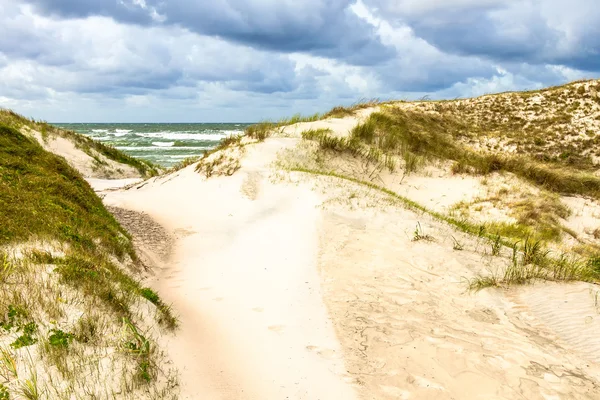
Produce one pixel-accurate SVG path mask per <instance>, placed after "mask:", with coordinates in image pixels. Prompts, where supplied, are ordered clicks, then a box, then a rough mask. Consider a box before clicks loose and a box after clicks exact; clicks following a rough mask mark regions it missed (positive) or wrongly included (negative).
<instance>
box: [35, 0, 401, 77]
mask: <svg viewBox="0 0 600 400" xmlns="http://www.w3.org/2000/svg"><path fill="white" fill-rule="evenodd" d="M28 1H29V2H30V3H32V4H34V5H36V6H37V7H38V9H39V10H40V11H41V12H43V13H52V14H54V15H59V16H61V17H65V18H69V17H87V16H92V15H100V16H110V17H111V18H114V19H115V20H117V21H122V22H128V23H138V24H166V25H177V26H181V27H184V28H186V29H189V30H190V31H193V32H196V33H199V34H202V35H209V36H218V37H221V38H224V39H227V40H230V41H234V42H237V43H242V44H244V45H248V46H252V47H255V48H260V49H266V50H270V51H277V52H286V53H290V52H305V53H310V54H313V55H318V56H324V57H329V58H335V59H339V60H343V61H345V62H348V63H351V64H355V65H374V64H377V63H379V62H381V61H383V60H386V59H389V58H391V57H393V56H394V52H393V50H392V49H391V48H389V47H386V46H384V45H383V44H381V42H380V41H379V39H378V37H377V35H376V33H375V31H374V29H373V27H371V26H370V25H369V24H367V23H365V21H363V20H361V19H360V18H359V17H358V16H356V15H355V14H354V13H353V12H352V11H351V10H350V9H349V6H350V5H351V4H352V3H353V2H352V1H349V0H330V1H326V0H304V1H289V0H287V1H282V0H216V1H211V2H204V1H197V0H170V1H167V2H165V1H163V0H145V1H142V0H95V1H94V0H86V1H81V0H59V1H56V0H28Z"/></svg>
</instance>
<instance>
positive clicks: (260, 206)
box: [104, 139, 600, 400]
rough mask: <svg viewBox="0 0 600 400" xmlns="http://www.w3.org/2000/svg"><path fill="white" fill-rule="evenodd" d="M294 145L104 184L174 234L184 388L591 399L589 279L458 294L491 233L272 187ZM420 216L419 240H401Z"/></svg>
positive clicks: (311, 179)
mask: <svg viewBox="0 0 600 400" xmlns="http://www.w3.org/2000/svg"><path fill="white" fill-rule="evenodd" d="M295 143H296V140H294V139H271V140H267V141H266V142H265V143H262V144H260V145H256V146H250V147H249V149H250V150H249V151H248V154H247V155H246V156H245V158H244V159H243V162H242V168H241V170H240V171H238V172H237V173H236V174H235V175H233V176H231V177H213V178H211V179H209V180H205V179H203V178H202V177H201V176H200V175H199V174H198V173H196V172H194V171H193V167H192V168H186V169H184V170H181V171H179V172H177V173H176V174H173V175H170V176H168V177H163V178H160V179H152V180H149V181H146V182H143V183H141V184H139V185H138V186H136V187H133V188H131V189H129V190H126V191H108V192H105V194H106V197H105V198H104V200H105V202H106V203H107V204H108V205H111V206H117V207H121V208H124V209H130V210H136V211H138V212H146V213H147V214H148V215H149V216H151V217H152V218H153V219H155V220H157V221H158V222H159V223H160V224H161V225H163V226H164V227H166V228H167V230H169V231H170V232H173V234H174V236H175V248H174V251H173V253H172V255H171V258H170V261H169V262H168V263H166V264H165V265H164V267H163V268H161V269H158V270H157V274H156V277H155V281H154V287H155V288H157V290H158V291H159V292H160V293H161V295H162V296H163V298H164V299H165V300H166V301H167V302H171V303H173V305H174V308H175V309H176V310H177V311H178V312H179V313H180V314H181V322H182V328H181V330H180V331H179V332H178V334H177V335H176V336H175V337H170V338H165V341H166V343H165V348H166V350H167V351H168V352H169V355H170V356H171V357H172V359H173V360H174V361H175V364H176V365H177V366H178V367H179V368H180V370H181V373H182V374H181V381H182V397H181V398H187V399H198V398H201V399H227V400H229V399H260V400H270V399H307V400H308V399H310V400H312V399H327V400H329V399H331V400H337V399H343V400H346V399H349V400H351V399H354V398H361V399H364V400H371V399H373V400H386V399H390V400H392V399H394V400H396V399H465V400H470V399H486V400H487V399H528V400H529V399H540V400H542V399H543V400H547V399H597V398H598V393H600V385H599V382H600V365H599V364H598V361H599V360H600V342H598V339H597V338H598V335H597V333H598V329H600V325H599V324H600V318H598V315H599V314H598V310H597V309H596V307H595V306H594V296H595V293H591V292H590V286H587V285H583V284H576V285H558V284H539V285H535V286H529V287H517V288H513V289H510V290H506V291H504V290H498V289H495V290H492V289H489V290H484V291H482V292H479V293H477V294H473V293H469V292H467V290H466V288H467V280H468V279H471V278H473V277H474V276H475V275H476V274H477V273H480V272H483V273H484V274H486V273H488V270H495V269H497V268H500V267H501V266H502V265H503V264H502V263H503V262H506V260H504V259H501V258H498V257H491V256H485V255H484V254H483V253H485V247H486V246H489V243H487V242H481V241H479V240H478V239H477V238H473V237H468V236H466V235H462V234H460V233H457V232H455V231H453V230H452V229H451V228H450V227H448V226H447V225H445V224H442V223H439V222H436V221H433V220H432V219H431V218H429V217H428V216H426V215H423V214H420V213H415V212H412V211H408V210H405V209H403V208H402V207H399V206H398V205H397V204H396V205H390V202H389V198H387V197H386V196H384V195H382V194H381V192H378V191H376V190H372V189H367V188H365V187H364V186H360V185H357V184H354V183H350V182H347V181H342V180H339V179H336V178H331V177H315V176H312V175H307V174H303V173H291V174H282V175H281V176H278V177H276V178H274V177H271V178H273V181H277V182H271V179H270V178H269V173H270V171H272V169H271V168H270V166H269V165H270V163H271V162H272V161H273V160H274V159H275V158H276V154H277V151H278V150H280V149H282V148H284V147H290V146H293V145H294V144H295ZM125 215H126V213H125ZM417 224H419V225H420V226H421V229H422V230H423V231H422V233H425V234H427V235H431V236H432V238H433V239H432V240H419V241H414V240H413V239H414V230H415V227H416V226H417ZM148 226H150V225H148ZM148 229H150V228H148ZM148 229H146V228H142V230H148ZM142 236H143V235H142ZM150 236H152V235H150ZM453 237H454V238H456V239H457V240H459V241H460V242H461V243H462V244H463V246H464V250H463V251H457V250H454V249H453V247H454V246H453V243H454V242H453V239H452V238H453ZM148 240H152V238H151V237H149V238H148ZM592 289H593V288H592ZM592 291H593V290H592ZM338 340H339V342H338Z"/></svg>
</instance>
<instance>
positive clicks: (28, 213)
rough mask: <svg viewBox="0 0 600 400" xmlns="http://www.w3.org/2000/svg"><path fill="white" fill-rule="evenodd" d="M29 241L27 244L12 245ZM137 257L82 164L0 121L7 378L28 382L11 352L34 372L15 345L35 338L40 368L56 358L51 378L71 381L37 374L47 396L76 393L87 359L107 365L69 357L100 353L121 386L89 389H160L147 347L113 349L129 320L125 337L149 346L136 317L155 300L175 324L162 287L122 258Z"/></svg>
mask: <svg viewBox="0 0 600 400" xmlns="http://www.w3.org/2000/svg"><path fill="white" fill-rule="evenodd" d="M23 244H25V245H26V246H25V247H29V249H28V250H21V251H18V252H17V253H13V252H11V251H10V249H11V248H13V249H15V246H17V247H18V246H22V245H23ZM136 259H137V257H136V255H135V252H134V250H133V247H132V244H131V241H130V237H129V235H128V234H127V232H126V231H125V230H124V229H123V228H121V227H120V225H119V224H118V222H117V221H116V220H115V219H114V218H113V217H112V215H111V214H110V213H109V212H108V211H107V210H106V209H105V208H104V206H103V205H102V202H101V200H100V199H99V198H98V197H97V196H96V195H95V193H94V191H93V190H92V189H91V187H90V186H89V185H88V183H87V182H86V181H85V180H84V179H83V178H82V177H81V176H80V175H79V173H78V172H77V171H75V170H74V169H73V168H71V167H70V166H69V165H68V164H67V163H66V162H65V160H64V159H62V158H61V157H58V156H55V155H54V154H51V153H49V152H47V151H45V150H43V149H42V147H41V146H40V145H39V144H38V143H37V142H35V141H34V140H33V139H30V138H28V137H26V136H25V135H23V134H21V133H20V132H18V131H16V130H14V129H12V128H10V127H7V126H4V125H0V264H2V265H1V266H2V269H1V270H0V283H1V284H2V286H3V287H2V291H1V292H0V326H2V327H3V328H4V329H3V330H0V332H2V333H1V334H0V343H2V344H3V346H2V351H3V353H4V354H5V356H4V358H2V357H0V376H4V379H5V382H4V383H3V385H6V387H7V388H9V389H10V390H12V391H13V392H14V393H18V392H19V391H20V390H21V389H22V388H23V384H24V382H25V381H24V380H23V379H21V377H20V376H17V374H16V373H15V374H12V373H10V370H11V369H12V368H10V365H11V364H12V362H9V361H10V360H13V361H14V364H18V365H19V368H20V371H21V374H23V373H25V374H31V375H34V374H35V373H36V372H35V371H36V369H35V368H34V367H32V366H31V365H29V366H27V365H26V364H27V363H26V360H25V358H23V353H22V350H19V349H21V348H25V349H28V348H30V347H32V346H33V347H34V348H37V349H36V350H34V353H35V352H36V351H37V354H39V355H40V357H41V361H39V362H37V365H38V366H42V367H44V366H45V367H44V368H43V369H45V368H47V367H49V366H50V365H54V366H56V368H57V369H58V370H59V373H58V374H57V375H56V376H54V377H53V379H55V380H58V381H56V382H59V383H60V382H63V383H64V384H65V385H67V386H69V388H67V389H64V390H63V386H64V385H63V384H62V383H61V385H58V384H57V383H56V382H54V381H53V383H52V384H50V383H48V381H46V382H45V384H42V383H40V384H39V386H40V387H39V388H38V389H39V390H46V391H47V392H48V395H49V396H50V393H54V397H53V396H50V397H51V398H60V397H62V396H66V395H67V394H76V393H79V392H78V390H77V388H76V387H77V385H78V384H83V383H85V382H86V379H88V380H89V383H90V385H93V384H94V383H95V382H94V380H93V373H92V372H89V371H87V369H89V370H91V371H94V370H95V371H97V372H98V374H100V373H102V374H106V373H107V372H104V371H102V370H101V369H99V368H97V366H94V365H88V364H86V362H82V361H81V360H79V362H75V361H73V362H72V363H69V362H68V361H67V360H69V357H73V358H74V359H77V358H78V357H83V355H85V354H94V355H96V356H97V359H96V360H95V362H96V363H98V362H99V360H101V359H102V358H103V357H108V358H109V359H110V360H111V361H112V362H114V368H115V371H116V372H117V373H118V374H119V375H121V376H119V377H118V379H117V380H119V379H121V381H120V382H118V383H116V384H115V385H116V386H115V387H116V389H114V388H110V385H109V389H107V391H106V392H102V390H100V389H98V391H96V390H95V389H90V390H92V391H95V392H96V393H98V395H100V396H101V397H102V394H104V395H106V396H109V395H110V393H111V391H112V390H117V391H118V390H123V388H124V387H126V388H127V390H129V391H131V392H132V393H133V392H134V391H135V390H138V389H139V390H142V391H144V390H145V391H148V390H149V388H152V389H153V390H154V388H153V386H152V383H151V382H152V379H153V378H155V377H156V376H157V372H156V370H155V365H154V364H153V363H154V361H153V360H154V358H152V355H151V354H150V351H144V350H142V349H141V348H136V349H134V350H135V351H134V352H130V351H125V350H126V349H125V348H123V354H122V355H123V357H122V358H121V357H116V356H114V357H113V356H112V355H109V354H111V352H114V348H115V346H116V349H119V348H122V344H120V343H119V339H118V338H119V337H120V336H121V335H120V334H119V331H121V330H122V324H123V321H126V323H127V325H126V326H130V328H129V329H128V332H129V333H128V335H129V336H130V337H131V340H132V341H131V343H129V345H131V346H133V347H136V346H138V347H139V346H142V344H141V342H143V343H148V346H149V343H150V342H149V341H148V340H147V339H146V338H145V337H144V336H143V335H140V334H139V332H138V330H137V328H136V327H135V326H136V324H137V323H138V322H140V323H142V322H144V321H143V320H144V318H143V317H141V316H140V311H139V310H140V309H144V308H148V307H150V308H153V307H155V310H156V311H155V312H156V316H157V321H158V322H159V323H160V324H161V325H162V326H164V327H165V328H174V326H175V324H176V322H175V319H174V318H173V316H172V315H171V312H170V310H169V308H168V307H166V306H165V305H164V304H163V303H162V302H161V301H160V299H159V298H158V297H157V296H156V294H155V293H153V292H152V291H151V290H150V289H147V288H142V287H141V286H140V284H139V283H138V281H137V280H136V279H134V278H132V276H131V275H130V274H129V273H127V272H126V271H125V270H124V269H122V268H121V267H120V266H119V265H118V264H121V265H126V264H129V265H132V266H133V265H135V263H136ZM117 263H118V264H117ZM59 299H60V300H59ZM150 303H153V304H154V305H151V304H150ZM74 309H76V310H77V312H76V313H75V314H76V315H78V318H75V320H73V315H71V314H72V313H73V312H74ZM15 310H16V311H15ZM146 319H147V318H146ZM146 323H147V321H146ZM27 327H29V328H27ZM32 327H33V328H32ZM59 327H60V328H59ZM56 331H60V332H61V333H60V334H59V335H58V336H59V337H60V338H62V339H63V340H62V341H61V340H58V339H57V336H56ZM134 332H135V333H134ZM140 337H142V338H143V340H141V339H140ZM115 339H116V342H115ZM57 340H58V342H57ZM140 341H141V342H140ZM138 342H140V343H138ZM53 343H54V344H53ZM56 343H58V344H56ZM129 345H127V346H129ZM148 348H149V347H148ZM111 349H113V350H111ZM130 350H131V349H130ZM127 353H129V354H127ZM116 354H120V353H119V351H117V353H116ZM111 357H112V358H111ZM7 360H9V361H7ZM19 361H21V362H20V363H19ZM90 362H92V363H93V361H90ZM117 367H118V368H117ZM7 368H8V369H7ZM28 368H29V369H28ZM7 371H8V372H7ZM32 371H33V372H32ZM38 372H39V371H38ZM85 374H92V377H90V376H87V377H86V376H84V375H85ZM109 375H110V374H109ZM97 378H98V379H100V376H98V377H97ZM29 381H31V379H29ZM44 385H45V386H44ZM59 386H60V387H59ZM71 386H72V387H71ZM84 386H85V385H84ZM0 389H1V388H0Z"/></svg>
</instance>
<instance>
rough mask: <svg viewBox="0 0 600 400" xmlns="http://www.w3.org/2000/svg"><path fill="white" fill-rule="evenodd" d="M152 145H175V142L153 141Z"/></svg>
mask: <svg viewBox="0 0 600 400" xmlns="http://www.w3.org/2000/svg"><path fill="white" fill-rule="evenodd" d="M152 145H153V146H156V147H173V146H174V145H175V142H152Z"/></svg>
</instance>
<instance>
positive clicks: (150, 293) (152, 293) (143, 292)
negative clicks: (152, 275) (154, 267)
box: [140, 288, 160, 305]
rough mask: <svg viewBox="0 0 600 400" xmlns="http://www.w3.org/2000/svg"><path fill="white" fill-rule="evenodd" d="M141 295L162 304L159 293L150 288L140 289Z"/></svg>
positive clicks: (153, 302)
mask: <svg viewBox="0 0 600 400" xmlns="http://www.w3.org/2000/svg"><path fill="white" fill-rule="evenodd" d="M140 295H141V296H142V297H143V298H145V299H146V300H148V301H149V302H151V303H152V304H154V305H158V304H160V297H158V294H157V293H156V292H155V291H154V290H152V289H150V288H142V289H140Z"/></svg>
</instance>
